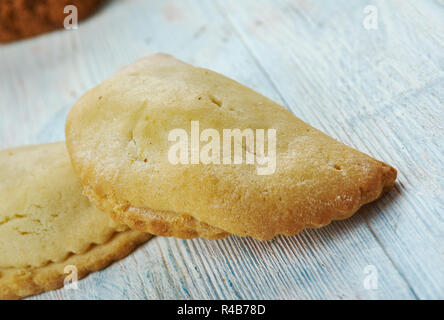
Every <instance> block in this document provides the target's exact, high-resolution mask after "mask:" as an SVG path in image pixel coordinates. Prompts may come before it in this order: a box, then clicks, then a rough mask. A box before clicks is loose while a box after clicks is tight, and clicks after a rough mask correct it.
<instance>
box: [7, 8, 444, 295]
mask: <svg viewBox="0 0 444 320" xmlns="http://www.w3.org/2000/svg"><path fill="white" fill-rule="evenodd" d="M367 5H374V6H375V8H377V10H378V29H376V30H375V29H370V30H368V29H366V28H364V26H363V21H364V19H365V17H366V15H367V14H366V13H365V12H364V8H365V7H366V6H367ZM159 51H161V52H167V53H170V54H173V55H175V56H177V57H178V58H180V59H183V60H185V61H187V62H190V63H193V64H197V65H199V66H203V67H207V68H210V69H213V70H215V71H218V72H221V73H223V74H225V75H227V76H230V77H232V78H234V79H236V80H238V81H240V82H241V83H244V84H246V85H248V86H250V87H252V88H254V89H256V90H257V91H259V92H261V93H263V94H265V95H267V96H268V97H270V98H272V99H274V100H276V101H278V102H280V103H282V104H284V105H285V106H286V107H288V108H289V109H290V110H292V111H293V112H294V114H295V115H296V116H298V117H300V118H301V119H303V120H305V121H307V122H308V123H310V124H311V125H313V126H315V127H317V128H318V129H320V130H322V131H324V132H326V133H328V134H329V135H331V136H333V137H335V138H337V139H339V140H341V141H342V142H344V143H346V144H348V145H350V146H353V147H356V148H358V149H360V150H362V151H364V152H366V153H368V154H370V155H372V156H374V157H376V158H378V159H381V160H383V161H386V162H388V163H390V164H392V165H393V166H395V167H396V168H397V169H398V172H399V179H398V183H397V185H396V187H395V189H394V190H393V191H392V192H391V193H390V194H388V195H387V196H385V197H384V198H382V199H381V200H380V201H377V202H376V203H374V204H371V205H367V206H366V207H365V208H363V209H361V210H360V211H359V212H358V213H357V214H356V215H355V216H354V217H352V218H351V219H349V220H346V221H343V222H335V223H333V224H331V225H330V226H328V227H326V228H323V229H320V230H309V231H305V232H303V233H302V234H300V235H299V236H295V237H278V238H277V239H275V240H273V241H269V242H258V241H255V240H252V239H248V238H237V237H231V238H228V239H225V240H219V241H208V240H200V239H198V240H190V241H187V240H179V239H170V238H160V237H157V238H155V239H153V240H152V241H150V242H148V243H147V244H146V245H144V246H143V247H141V248H140V249H139V250H137V252H136V253H135V254H133V255H131V256H129V257H128V258H127V259H125V260H123V261H120V262H118V263H115V264H114V265H113V266H111V267H110V268H108V269H106V270H104V271H101V272H98V273H95V274H93V275H91V276H89V277H88V278H86V279H85V280H82V281H80V282H79V289H78V290H66V289H62V290H58V291H54V292H49V293H46V294H43V295H39V296H37V297H34V299H82V298H87V299H170V298H178V299H198V298H203V299H209V298H211V299H219V298H221V299H227V298H229V299H248V298H258V299H313V298H320V299H349V298H350V299H367V298H368V299H377V298H380V299H387V298H388V299H392V298H398V299H418V298H419V299H429V298H432V299H436V298H441V299H443V298H444V200H443V199H444V174H443V171H444V166H443V159H444V142H443V141H444V135H443V132H444V2H443V1H417V0H412V1H405V0H402V1H401V0H399V1H369V0H364V1H345V0H341V1H337V0H335V1H333V0H331V1H323V0H318V1H314V0H311V1H310V0H294V1H276V0H273V1H260V0H227V1H223V0H218V1H209V0H195V1H192V0H190V1H182V0H181V1H161V0H121V1H119V0H117V1H112V2H111V3H110V4H109V5H107V6H105V7H104V8H103V9H102V10H101V11H100V12H99V13H98V14H97V15H95V16H94V17H93V18H91V19H89V20H87V21H85V22H84V23H83V24H80V25H79V29H78V30H72V31H66V30H65V31H59V32H55V33H51V34H49V35H45V36H41V37H38V38H35V39H32V40H28V41H23V42H18V43H14V44H11V45H5V46H0V97H1V100H0V148H6V147H12V146H18V145H23V144H29V143H42V142H47V141H56V140H61V139H63V138H64V132H63V129H64V119H65V116H66V113H67V111H68V110H69V108H70V106H72V104H73V103H74V102H75V101H76V99H77V98H78V97H79V96H80V95H81V94H82V93H84V92H85V91H86V90H88V89H90V88H91V87H93V86H94V85H96V84H98V83H100V82H101V81H102V80H104V79H105V78H107V77H108V76H109V75H111V74H112V73H113V72H114V71H115V70H117V69H118V68H119V67H121V66H124V65H126V64H128V63H130V62H131V61H133V60H134V59H136V58H138V57H141V56H144V55H147V54H150V53H155V52H159ZM368 272H370V273H371V274H372V275H375V272H376V276H377V280H378V281H377V289H375V288H374V287H368V286H366V279H368V278H367V277H368V276H369V274H368Z"/></svg>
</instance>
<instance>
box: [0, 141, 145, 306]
mask: <svg viewBox="0 0 444 320" xmlns="http://www.w3.org/2000/svg"><path fill="white" fill-rule="evenodd" d="M81 192H82V187H81V185H80V184H79V182H78V180H77V177H76V175H75V173H74V170H73V169H72V166H71V163H70V160H69V157H68V154H67V152H66V148H65V144H64V143H63V142H59V143H53V144H46V145H39V146H28V147H22V148H16V149H9V150H4V151H0V299H18V298H22V297H26V296H29V295H33V294H37V293H40V292H43V291H48V290H53V289H57V288H60V287H62V286H63V283H64V279H65V277H67V276H68V275H73V274H72V271H73V270H74V269H69V268H68V269H66V270H65V267H67V266H75V267H76V268H77V276H78V279H80V278H83V277H85V276H86V275H87V274H88V273H90V272H92V271H96V270H100V269H103V268H105V267H106V266H108V265H109V264H111V263H112V262H113V261H116V260H119V259H121V258H123V257H125V256H126V255H127V254H129V253H130V252H131V251H133V250H134V249H135V248H136V247H137V245H139V244H141V243H143V242H144V241H147V240H148V239H149V238H150V237H151V235H149V234H146V233H141V232H138V231H134V230H128V228H127V227H126V226H122V225H119V224H117V223H115V222H114V221H113V220H112V219H111V218H110V217H109V214H107V213H104V212H101V211H99V210H97V209H95V208H94V207H93V206H92V205H91V203H90V202H89V201H88V199H87V198H86V197H85V196H82V194H81ZM68 270H69V272H68V273H67V274H65V271H68ZM79 287H80V288H81V284H79Z"/></svg>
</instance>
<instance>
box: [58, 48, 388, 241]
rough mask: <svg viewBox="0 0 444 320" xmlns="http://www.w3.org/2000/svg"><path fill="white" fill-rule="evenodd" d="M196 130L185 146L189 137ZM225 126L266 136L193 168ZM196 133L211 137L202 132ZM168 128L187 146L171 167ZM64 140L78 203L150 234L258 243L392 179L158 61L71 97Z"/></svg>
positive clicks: (311, 223) (354, 202)
mask: <svg viewBox="0 0 444 320" xmlns="http://www.w3.org/2000/svg"><path fill="white" fill-rule="evenodd" d="M193 123H194V129H193ZM196 123H197V126H198V129H199V130H200V131H199V132H200V140H199V138H197V139H198V142H197V146H196V144H193V142H192V139H193V137H192V136H193V130H195V129H196ZM235 128H238V129H240V130H246V129H251V130H252V132H253V134H254V133H256V137H253V138H254V141H256V143H257V142H258V141H260V133H262V137H263V138H264V137H268V138H265V140H263V141H262V142H261V143H262V144H265V146H267V145H268V147H267V148H265V147H264V146H263V145H262V148H261V146H260V145H256V146H255V145H254V143H253V144H251V141H250V143H248V142H245V143H243V141H244V140H246V141H247V139H244V140H242V139H241V140H240V142H239V140H237V142H236V140H235V139H232V140H227V141H229V145H228V148H229V147H230V146H231V147H232V148H231V149H232V150H234V151H235V150H236V147H241V149H240V150H241V152H242V155H243V156H244V157H243V158H242V159H247V158H248V154H249V155H250V156H251V155H253V159H254V157H255V161H256V162H254V163H253V164H252V163H251V162H250V163H247V161H244V160H242V159H241V160H242V161H241V163H236V159H235V158H232V155H230V154H229V152H227V154H225V146H224V148H223V149H224V150H221V149H222V148H220V149H218V150H217V152H215V153H214V155H215V158H211V157H212V156H213V154H211V155H210V152H209V153H208V154H209V155H210V156H211V157H210V161H212V162H210V163H208V159H207V160H206V161H205V162H206V163H204V162H203V161H200V160H199V161H196V159H194V161H193V156H192V154H193V152H195V150H196V149H197V150H201V151H202V150H204V149H205V148H206V149H205V150H208V147H205V146H204V145H205V144H206V143H210V142H209V141H211V139H209V136H211V137H213V138H214V137H217V134H220V136H224V134H225V131H224V129H235ZM206 129H211V130H212V131H206V135H207V136H206V137H202V134H203V132H204V130H206ZM177 130H179V131H177ZM261 130H262V131H261ZM174 132H176V133H177V132H179V134H177V135H176V133H174ZM180 132H182V133H183V132H185V134H186V133H189V134H190V136H191V138H190V137H189V136H188V139H189V141H190V144H186V143H185V148H184V149H180V148H178V149H177V150H179V151H178V152H177V154H179V152H180V159H179V160H178V157H179V156H177V157H176V158H174V152H176V151H174V150H173V151H174V152H173V158H174V159H172V160H171V159H170V158H169V157H170V156H171V155H172V153H171V152H172V148H173V147H174V148H175V147H177V146H176V145H175V143H176V142H177V141H178V140H179V139H178V140H177V141H176V142H174V141H173V142H172V141H171V135H172V133H174V134H173V136H174V135H175V137H176V138H177V137H178V136H180ZM210 132H211V134H209V133H210ZM250 132H251V131H250ZM265 132H268V136H267V135H266V134H265ZM273 132H274V133H275V144H276V145H275V152H274V154H273V153H272V152H271V151H273V144H272V142H273V141H272V140H273V134H272V133H273ZM195 134H196V133H195ZM66 139H67V146H68V151H69V153H70V156H71V159H72V163H73V166H74V168H75V170H76V171H77V173H78V174H79V177H80V181H81V183H82V184H83V185H84V188H85V193H86V194H87V195H88V197H89V198H90V199H91V200H92V201H93V202H94V203H96V204H97V205H98V206H99V207H101V208H102V209H104V210H106V211H108V212H110V213H111V214H112V216H113V217H114V219H116V220H117V221H121V222H124V223H125V224H127V225H129V226H130V227H131V228H133V229H137V230H142V231H145V232H150V233H153V234H157V235H167V236H176V237H184V238H189V237H197V236H201V237H208V238H217V237H218V236H225V235H226V233H229V234H234V235H238V236H251V237H254V238H256V239H260V240H266V239H271V238H273V237H274V236H276V235H279V234H282V235H294V234H297V233H298V232H300V231H301V230H302V229H304V228H318V227H322V226H324V225H326V224H328V223H330V222H331V221H332V220H338V219H345V218H347V217H350V216H351V215H352V214H353V213H355V212H356V211H357V210H358V209H359V208H360V207H361V206H362V205H363V204H365V203H368V202H371V201H373V200H375V199H377V198H378V197H379V196H380V195H381V194H382V193H383V192H385V191H388V190H389V189H390V188H392V187H393V185H394V182H395V179H396V170H395V169H394V168H392V167H391V166H389V165H387V164H385V163H383V162H380V161H378V160H375V159H373V158H371V157H369V156H368V155H366V154H364V153H361V152H359V151H357V150H355V149H353V148H350V147H348V146H345V145H344V144H342V143H340V142H338V141H336V140H334V139H333V138H331V137H329V136H327V135H325V134H324V133H322V132H320V131H318V130H316V129H315V128H313V127H311V126H310V125H308V124H306V123H305V122H303V121H302V120H300V119H298V118H296V117H295V116H294V115H293V114H292V113H291V112H290V111H288V110H286V109H285V108H284V107H283V106H281V105H278V104H277V103H275V102H273V101H271V100H269V99H267V98H266V97H264V96H262V95H261V94H259V93H257V92H255V91H253V90H252V89H249V88H247V87H245V86H243V85H241V84H239V83H238V82H236V81H234V80H231V79H229V78H227V77H225V76H223V75H220V74H218V73H216V72H213V71H210V70H207V69H203V68H198V67H194V66H191V65H188V64H185V63H183V62H181V61H179V60H176V59H174V58H173V57H171V56H168V55H164V54H158V55H154V56H151V57H147V58H143V59H141V60H139V61H136V62H135V63H133V64H132V65H130V66H128V67H126V68H124V69H122V70H121V71H119V72H117V73H116V74H115V75H114V76H112V77H111V78H109V79H108V80H106V81H104V82H103V83H102V84H100V85H99V86H97V87H95V88H94V89H92V90H90V91H88V92H87V93H86V94H85V95H83V96H82V97H81V98H80V99H79V100H78V101H77V103H76V104H75V106H74V107H73V108H72V110H71V111H70V113H69V116H68V119H67V124H66ZM221 139H222V138H221ZM224 139H225V136H224ZM230 139H231V138H230ZM248 139H249V138H248ZM267 139H268V140H267ZM213 140H214V139H213ZM199 141H200V145H199ZM267 141H268V142H267ZM270 142H271V144H270ZM216 145H217V144H216ZM219 145H220V146H222V140H220V143H219ZM199 148H201V149H199ZM267 149H268V151H269V152H268V154H266V153H265V151H266V150H267ZM182 151H184V156H183V159H182V153H181V152H182ZM187 151H189V153H188V154H187ZM197 155H199V153H197ZM270 155H271V156H270ZM228 156H229V157H230V158H229V159H228V158H227V157H228ZM272 156H274V160H275V161H274V165H275V168H274V170H273V167H272V165H271V166H269V168H268V169H271V170H270V172H268V174H267V173H266V172H265V173H264V172H262V173H261V172H259V169H261V163H262V166H263V167H264V168H265V167H266V165H267V161H268V164H270V163H271V164H273V161H272V160H273V157H272ZM182 160H183V161H182ZM213 160H214V161H213ZM225 160H227V161H225ZM230 160H231V162H230ZM238 160H239V159H238ZM250 160H251V158H250ZM218 161H219V162H218ZM238 162H239V161H238ZM270 167H271V168H270ZM265 169H267V168H265ZM184 220H186V221H187V228H188V229H192V226H191V227H190V225H196V226H202V225H203V226H205V232H201V230H199V228H196V231H195V232H194V233H193V232H187V233H185V234H184V233H183V232H180V230H181V229H180V227H181V224H182V223H183V221H184ZM207 226H208V227H207ZM209 228H212V229H211V232H208V230H210V229H209ZM223 232H226V233H223Z"/></svg>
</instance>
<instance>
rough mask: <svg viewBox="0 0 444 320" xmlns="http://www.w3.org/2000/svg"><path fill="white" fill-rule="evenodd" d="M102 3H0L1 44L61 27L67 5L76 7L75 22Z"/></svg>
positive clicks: (97, 0)
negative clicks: (76, 17) (76, 16)
mask: <svg viewBox="0 0 444 320" xmlns="http://www.w3.org/2000/svg"><path fill="white" fill-rule="evenodd" d="M102 2H104V0H0V43H6V42H11V41H14V40H19V39H24V38H29V37H33V36H36V35H39V34H42V33H45V32H49V31H52V30H55V29H60V28H63V22H64V20H65V18H66V17H67V16H68V15H69V13H65V12H64V8H65V7H66V6H68V5H74V6H76V7H77V13H78V21H81V20H82V19H85V18H87V17H88V16H90V15H91V14H92V13H94V12H95V11H96V9H97V8H98V7H99V6H100V4H101V3H102Z"/></svg>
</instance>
